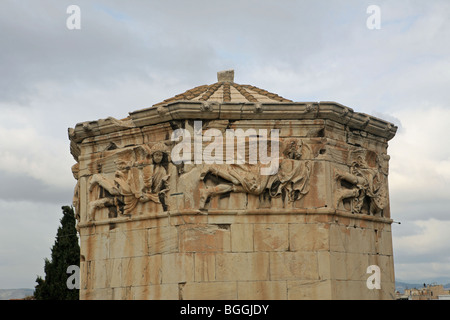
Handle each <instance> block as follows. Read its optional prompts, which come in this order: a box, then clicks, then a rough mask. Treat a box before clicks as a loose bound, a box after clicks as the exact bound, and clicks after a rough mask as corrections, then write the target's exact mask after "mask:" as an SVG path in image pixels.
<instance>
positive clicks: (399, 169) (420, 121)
mask: <svg viewBox="0 0 450 320" xmlns="http://www.w3.org/2000/svg"><path fill="white" fill-rule="evenodd" d="M72 4H75V5H78V6H79V7H80V9H81V29H80V30H69V29H68V28H67V26H66V20H67V19H68V18H69V16H70V14H67V12H66V10H67V7H68V6H69V5H72ZM370 5H377V6H378V7H379V8H380V9H381V24H380V27H381V28H380V29H369V28H368V27H367V23H366V22H367V19H368V18H370V15H371V14H370V13H369V14H368V13H367V8H368V7H369V6H370ZM449 17H450V1H448V0H431V1H423V0H416V1H414V0H395V1H394V0H390V1H375V0H371V1H365V0H341V1H332V0H326V1H324V0H323V1H317V0H316V1H312V0H311V1H295V0H290V1H287V0H284V1H283V0H281V1H280V0H277V1H264V0H239V1H237V0H230V1H213V0H203V1H193V0H191V1H181V0H180V1H175V0H168V1H141V0H128V1H112V0H110V1H76V0H75V1H74V0H71V1H65V0H53V1H50V0H48V1H43V0H40V1H36V0H22V1H12V0H11V1H9V0H1V1H0V46H1V47H0V75H1V77H0V191H1V192H0V216H1V223H0V288H23V287H25V288H34V286H35V285H36V283H35V279H36V276H37V275H41V276H44V275H45V274H44V271H43V266H44V258H46V257H47V258H49V257H50V248H51V246H52V245H53V243H54V240H55V235H56V230H57V227H58V225H59V219H60V218H61V215H62V213H61V212H62V211H61V206H63V205H69V204H71V201H72V195H73V188H74V186H75V180H74V179H73V177H72V173H71V166H72V165H73V164H74V163H75V161H74V160H73V158H72V156H71V155H70V151H69V140H68V136H67V129H68V128H69V127H74V126H75V125H76V124H77V123H79V122H83V121H88V120H97V119H102V118H107V117H109V116H112V117H115V118H124V117H126V116H127V115H128V112H131V111H134V110H139V109H142V108H145V107H150V106H151V105H153V104H155V103H157V102H160V101H162V100H164V99H166V98H169V97H172V96H174V95H175V94H178V93H181V92H184V91H185V90H187V89H191V88H193V87H195V86H198V85H203V84H211V83H214V82H216V81H217V78H216V73H217V71H220V70H225V69H234V70H235V82H237V83H241V84H251V85H255V86H257V87H260V88H263V89H266V90H268V91H271V92H275V93H277V94H279V95H281V96H283V97H285V98H288V99H291V100H294V101H299V102H301V101H337V102H339V103H341V104H344V105H346V106H348V107H350V108H353V109H354V110H355V111H357V112H364V113H367V114H371V115H374V116H377V117H380V118H382V119H385V120H387V121H391V122H393V123H394V124H396V125H397V126H398V127H399V130H398V133H397V135H396V137H395V138H394V139H393V140H391V142H390V144H389V150H388V151H389V154H390V156H391V161H390V176H389V186H390V198H391V212H392V218H393V219H394V220H395V221H399V222H401V224H400V225H399V224H393V225H392V230H393V241H394V261H395V273H396V278H397V280H409V281H428V280H429V279H439V278H440V277H448V278H450V232H449V231H450V209H449V205H450V190H449V182H450V143H449V142H448V138H449V137H450V19H449ZM449 280H450V279H449ZM449 282H450V281H449Z"/></svg>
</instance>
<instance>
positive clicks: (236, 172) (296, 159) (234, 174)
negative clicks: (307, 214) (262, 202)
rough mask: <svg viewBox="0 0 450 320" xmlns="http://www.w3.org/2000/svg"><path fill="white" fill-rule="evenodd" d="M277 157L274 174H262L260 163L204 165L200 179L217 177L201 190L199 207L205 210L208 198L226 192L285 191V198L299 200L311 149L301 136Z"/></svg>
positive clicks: (276, 193) (304, 188)
mask: <svg viewBox="0 0 450 320" xmlns="http://www.w3.org/2000/svg"><path fill="white" fill-rule="evenodd" d="M285 145H286V147H285V148H284V151H283V153H282V155H281V157H280V158H279V167H278V171H277V172H276V173H275V174H273V175H262V174H261V164H259V163H258V164H230V165H215V164H212V165H205V166H204V167H203V169H202V172H201V175H200V179H202V180H206V179H207V178H208V177H210V176H208V174H209V175H213V176H215V177H218V178H220V179H216V180H218V181H219V182H217V183H216V185H215V186H212V187H205V188H203V189H201V190H200V209H204V208H205V205H206V202H207V200H208V199H209V198H210V197H211V196H216V195H220V194H224V193H229V192H236V193H247V194H253V195H261V194H263V193H264V192H268V193H269V195H270V196H271V197H277V196H280V195H281V194H282V193H284V194H286V195H287V197H288V201H289V202H292V201H295V200H297V199H300V198H301V197H302V196H303V195H305V194H306V193H307V192H308V190H309V176H310V173H311V161H310V160H302V159H304V158H305V159H310V154H311V151H310V148H309V147H308V146H307V145H306V144H303V142H302V140H300V139H298V140H297V139H291V140H289V141H287V142H286V143H285Z"/></svg>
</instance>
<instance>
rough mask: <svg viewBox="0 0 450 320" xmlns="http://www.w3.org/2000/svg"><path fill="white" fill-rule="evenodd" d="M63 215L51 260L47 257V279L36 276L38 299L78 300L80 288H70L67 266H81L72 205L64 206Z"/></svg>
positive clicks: (45, 267)
mask: <svg viewBox="0 0 450 320" xmlns="http://www.w3.org/2000/svg"><path fill="white" fill-rule="evenodd" d="M62 210H63V217H62V218H61V220H60V223H61V225H60V227H59V228H58V232H57V234H56V240H55V243H54V245H53V247H52V252H51V260H49V259H47V258H45V260H44V261H45V265H44V271H45V279H42V278H41V277H40V276H38V277H37V278H36V282H37V285H36V287H35V291H34V297H35V299H36V300H78V299H79V290H78V289H68V288H67V279H68V277H69V276H70V274H67V273H66V272H67V267H68V266H70V265H77V266H80V246H79V244H78V236H77V230H76V220H75V214H74V210H73V208H72V207H69V206H63V207H62Z"/></svg>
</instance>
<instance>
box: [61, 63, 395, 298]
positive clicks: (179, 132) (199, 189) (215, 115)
mask: <svg viewBox="0 0 450 320" xmlns="http://www.w3.org/2000/svg"><path fill="white" fill-rule="evenodd" d="M396 130H397V128H396V127H395V126H394V125H392V124H390V123H388V122H386V121H383V120H381V119H378V118H374V117H371V116H368V115H366V114H362V113H357V112H354V111H353V110H352V109H350V108H348V107H346V106H343V105H341V104H339V103H335V102H293V101H290V100H287V99H284V98H282V97H280V96H278V95H276V94H273V93H270V92H267V91H265V90H262V89H259V88H257V87H254V86H251V85H242V84H237V83H235V82H234V72H233V71H224V72H219V73H218V82H216V83H214V84H211V85H203V86H199V87H196V88H193V89H191V90H188V91H186V92H184V93H182V94H179V95H176V96H174V97H173V98H170V99H167V100H165V101H163V102H161V103H157V104H155V105H153V106H152V107H150V108H146V109H142V110H138V111H134V112H130V113H129V116H128V117H126V118H124V119H121V120H117V119H114V118H111V117H110V118H105V119H100V120H97V121H88V122H83V123H79V124H77V125H76V126H75V128H73V129H69V138H70V147H71V153H72V155H73V156H74V158H75V160H76V161H77V163H76V164H75V165H74V166H73V168H72V169H73V172H74V176H75V177H76V179H77V185H76V188H75V195H74V206H75V208H76V212H77V218H78V225H77V226H78V228H79V233H80V238H81V290H80V298H81V299H392V298H393V293H394V264H393V251H392V237H391V223H392V220H391V217H390V210H389V192H388V162H389V156H388V155H387V148H388V141H389V140H390V139H392V138H393V137H394V135H395V133H396Z"/></svg>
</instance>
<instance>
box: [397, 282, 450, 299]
mask: <svg viewBox="0 0 450 320" xmlns="http://www.w3.org/2000/svg"><path fill="white" fill-rule="evenodd" d="M397 300H450V290H445V289H444V286H443V285H442V284H439V285H438V284H428V285H426V284H424V286H423V288H420V289H417V288H414V289H405V292H404V294H400V293H399V292H397Z"/></svg>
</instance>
